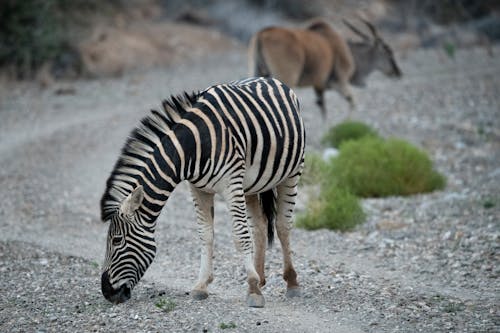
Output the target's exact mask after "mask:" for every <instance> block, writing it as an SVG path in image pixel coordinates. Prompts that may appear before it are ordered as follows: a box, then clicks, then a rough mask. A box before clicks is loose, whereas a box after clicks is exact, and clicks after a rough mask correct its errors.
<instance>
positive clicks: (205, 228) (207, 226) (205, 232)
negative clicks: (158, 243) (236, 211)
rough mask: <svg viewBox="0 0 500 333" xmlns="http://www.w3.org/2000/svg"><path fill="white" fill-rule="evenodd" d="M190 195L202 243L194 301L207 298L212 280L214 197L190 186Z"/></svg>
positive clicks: (193, 291) (193, 295)
mask: <svg viewBox="0 0 500 333" xmlns="http://www.w3.org/2000/svg"><path fill="white" fill-rule="evenodd" d="M191 194H192V196H193V201H194V206H195V208H196V220H197V223H198V235H199V237H200V240H201V241H202V243H203V244H202V248H201V263H200V272H199V275H198V282H196V285H195V286H194V288H193V290H192V291H191V295H192V297H193V298H194V299H197V300H202V299H205V298H207V297H208V291H207V287H208V284H209V283H211V282H212V281H213V279H214V276H213V259H212V258H213V253H214V250H213V249H214V195H213V194H212V193H207V192H203V191H201V190H199V189H197V188H196V187H194V186H191Z"/></svg>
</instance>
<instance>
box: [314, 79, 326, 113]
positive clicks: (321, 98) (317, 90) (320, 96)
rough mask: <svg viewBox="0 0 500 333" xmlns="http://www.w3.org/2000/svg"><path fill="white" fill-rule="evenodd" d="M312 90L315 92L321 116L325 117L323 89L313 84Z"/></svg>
mask: <svg viewBox="0 0 500 333" xmlns="http://www.w3.org/2000/svg"><path fill="white" fill-rule="evenodd" d="M314 92H315V93H316V104H317V105H318V106H319V108H320V110H321V116H322V117H323V119H326V107H325V98H324V92H325V89H324V88H321V87H316V86H315V87H314Z"/></svg>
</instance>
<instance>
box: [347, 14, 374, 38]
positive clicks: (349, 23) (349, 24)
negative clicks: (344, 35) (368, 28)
mask: <svg viewBox="0 0 500 333" xmlns="http://www.w3.org/2000/svg"><path fill="white" fill-rule="evenodd" d="M342 22H344V24H345V25H346V26H348V27H349V29H351V30H352V31H353V32H354V33H356V34H357V35H358V36H360V37H361V38H363V39H364V40H366V41H369V40H370V37H368V36H367V35H366V34H365V33H363V32H361V30H359V29H358V28H356V27H355V26H354V25H353V24H352V23H351V22H349V21H347V20H346V19H342Z"/></svg>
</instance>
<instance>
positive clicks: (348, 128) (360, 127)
mask: <svg viewBox="0 0 500 333" xmlns="http://www.w3.org/2000/svg"><path fill="white" fill-rule="evenodd" d="M365 136H370V137H378V134H377V132H376V131H375V130H374V129H372V128H371V127H369V126H368V125H366V124H364V123H361V122H358V121H346V122H343V123H340V124H338V125H336V126H333V127H332V128H330V129H329V130H328V132H327V133H326V134H325V135H324V136H323V138H322V140H321V142H322V143H323V144H324V145H327V146H331V147H335V148H338V147H340V145H341V144H342V143H343V142H345V141H348V140H357V139H360V138H363V137H365Z"/></svg>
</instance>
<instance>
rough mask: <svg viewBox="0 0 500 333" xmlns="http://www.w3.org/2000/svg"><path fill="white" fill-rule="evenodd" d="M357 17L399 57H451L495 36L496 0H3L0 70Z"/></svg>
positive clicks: (145, 60) (191, 49)
mask: <svg viewBox="0 0 500 333" xmlns="http://www.w3.org/2000/svg"><path fill="white" fill-rule="evenodd" d="M357 15H362V16H363V17H365V18H367V19H369V20H370V21H372V22H373V23H374V24H375V25H376V26H377V27H378V28H379V30H381V32H382V34H383V35H384V36H386V39H387V40H388V41H389V42H390V44H391V46H392V47H393V48H394V49H395V50H396V52H398V53H400V54H401V56H403V57H404V55H405V54H406V53H407V52H408V51H410V50H412V49H416V48H429V47H437V48H442V49H443V51H444V52H445V53H446V54H448V55H449V56H453V54H454V52H455V51H456V50H457V49H459V48H467V47H471V46H476V45H483V46H484V47H486V48H489V47H490V46H491V43H495V42H497V41H498V40H499V39H500V19H499V16H500V2H498V1H495V0H482V1H473V0H422V1H417V0H399V1H398V0H372V1H368V0H349V1H347V0H312V1H300V0H239V1H223V0H208V1H202V0H187V1H184V0H182V1H181V0H108V1H99V0H73V1H68V0H22V1H21V0H2V1H0V72H1V75H2V77H3V78H8V79H13V78H15V79H26V78H33V77H37V78H38V79H39V80H40V81H41V82H42V83H50V82H51V80H53V79H59V78H77V77H94V76H110V75H111V76H114V75H120V74H122V73H123V72H125V71H129V70H134V69H138V68H150V67H154V66H165V65H175V64H176V63H179V62H182V61H185V60H194V59H199V58H201V57H204V56H207V55H214V54H217V53H219V52H224V51H228V50H231V49H234V48H242V47H246V45H247V43H248V41H249V39H250V37H251V35H252V34H253V33H255V32H256V31H257V30H259V29H261V28H263V27H266V26H269V25H289V26H293V25H300V24H302V23H303V22H304V21H306V20H308V19H311V18H313V17H317V16H322V17H325V18H326V19H327V20H329V21H330V22H331V23H333V25H334V26H335V27H336V28H337V29H338V30H340V31H342V33H343V34H344V35H345V36H350V35H349V33H350V32H349V31H347V30H346V28H345V27H344V26H343V25H342V24H341V19H342V18H355V17H356V16H357ZM351 34H352V33H351ZM490 52H491V51H490Z"/></svg>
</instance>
